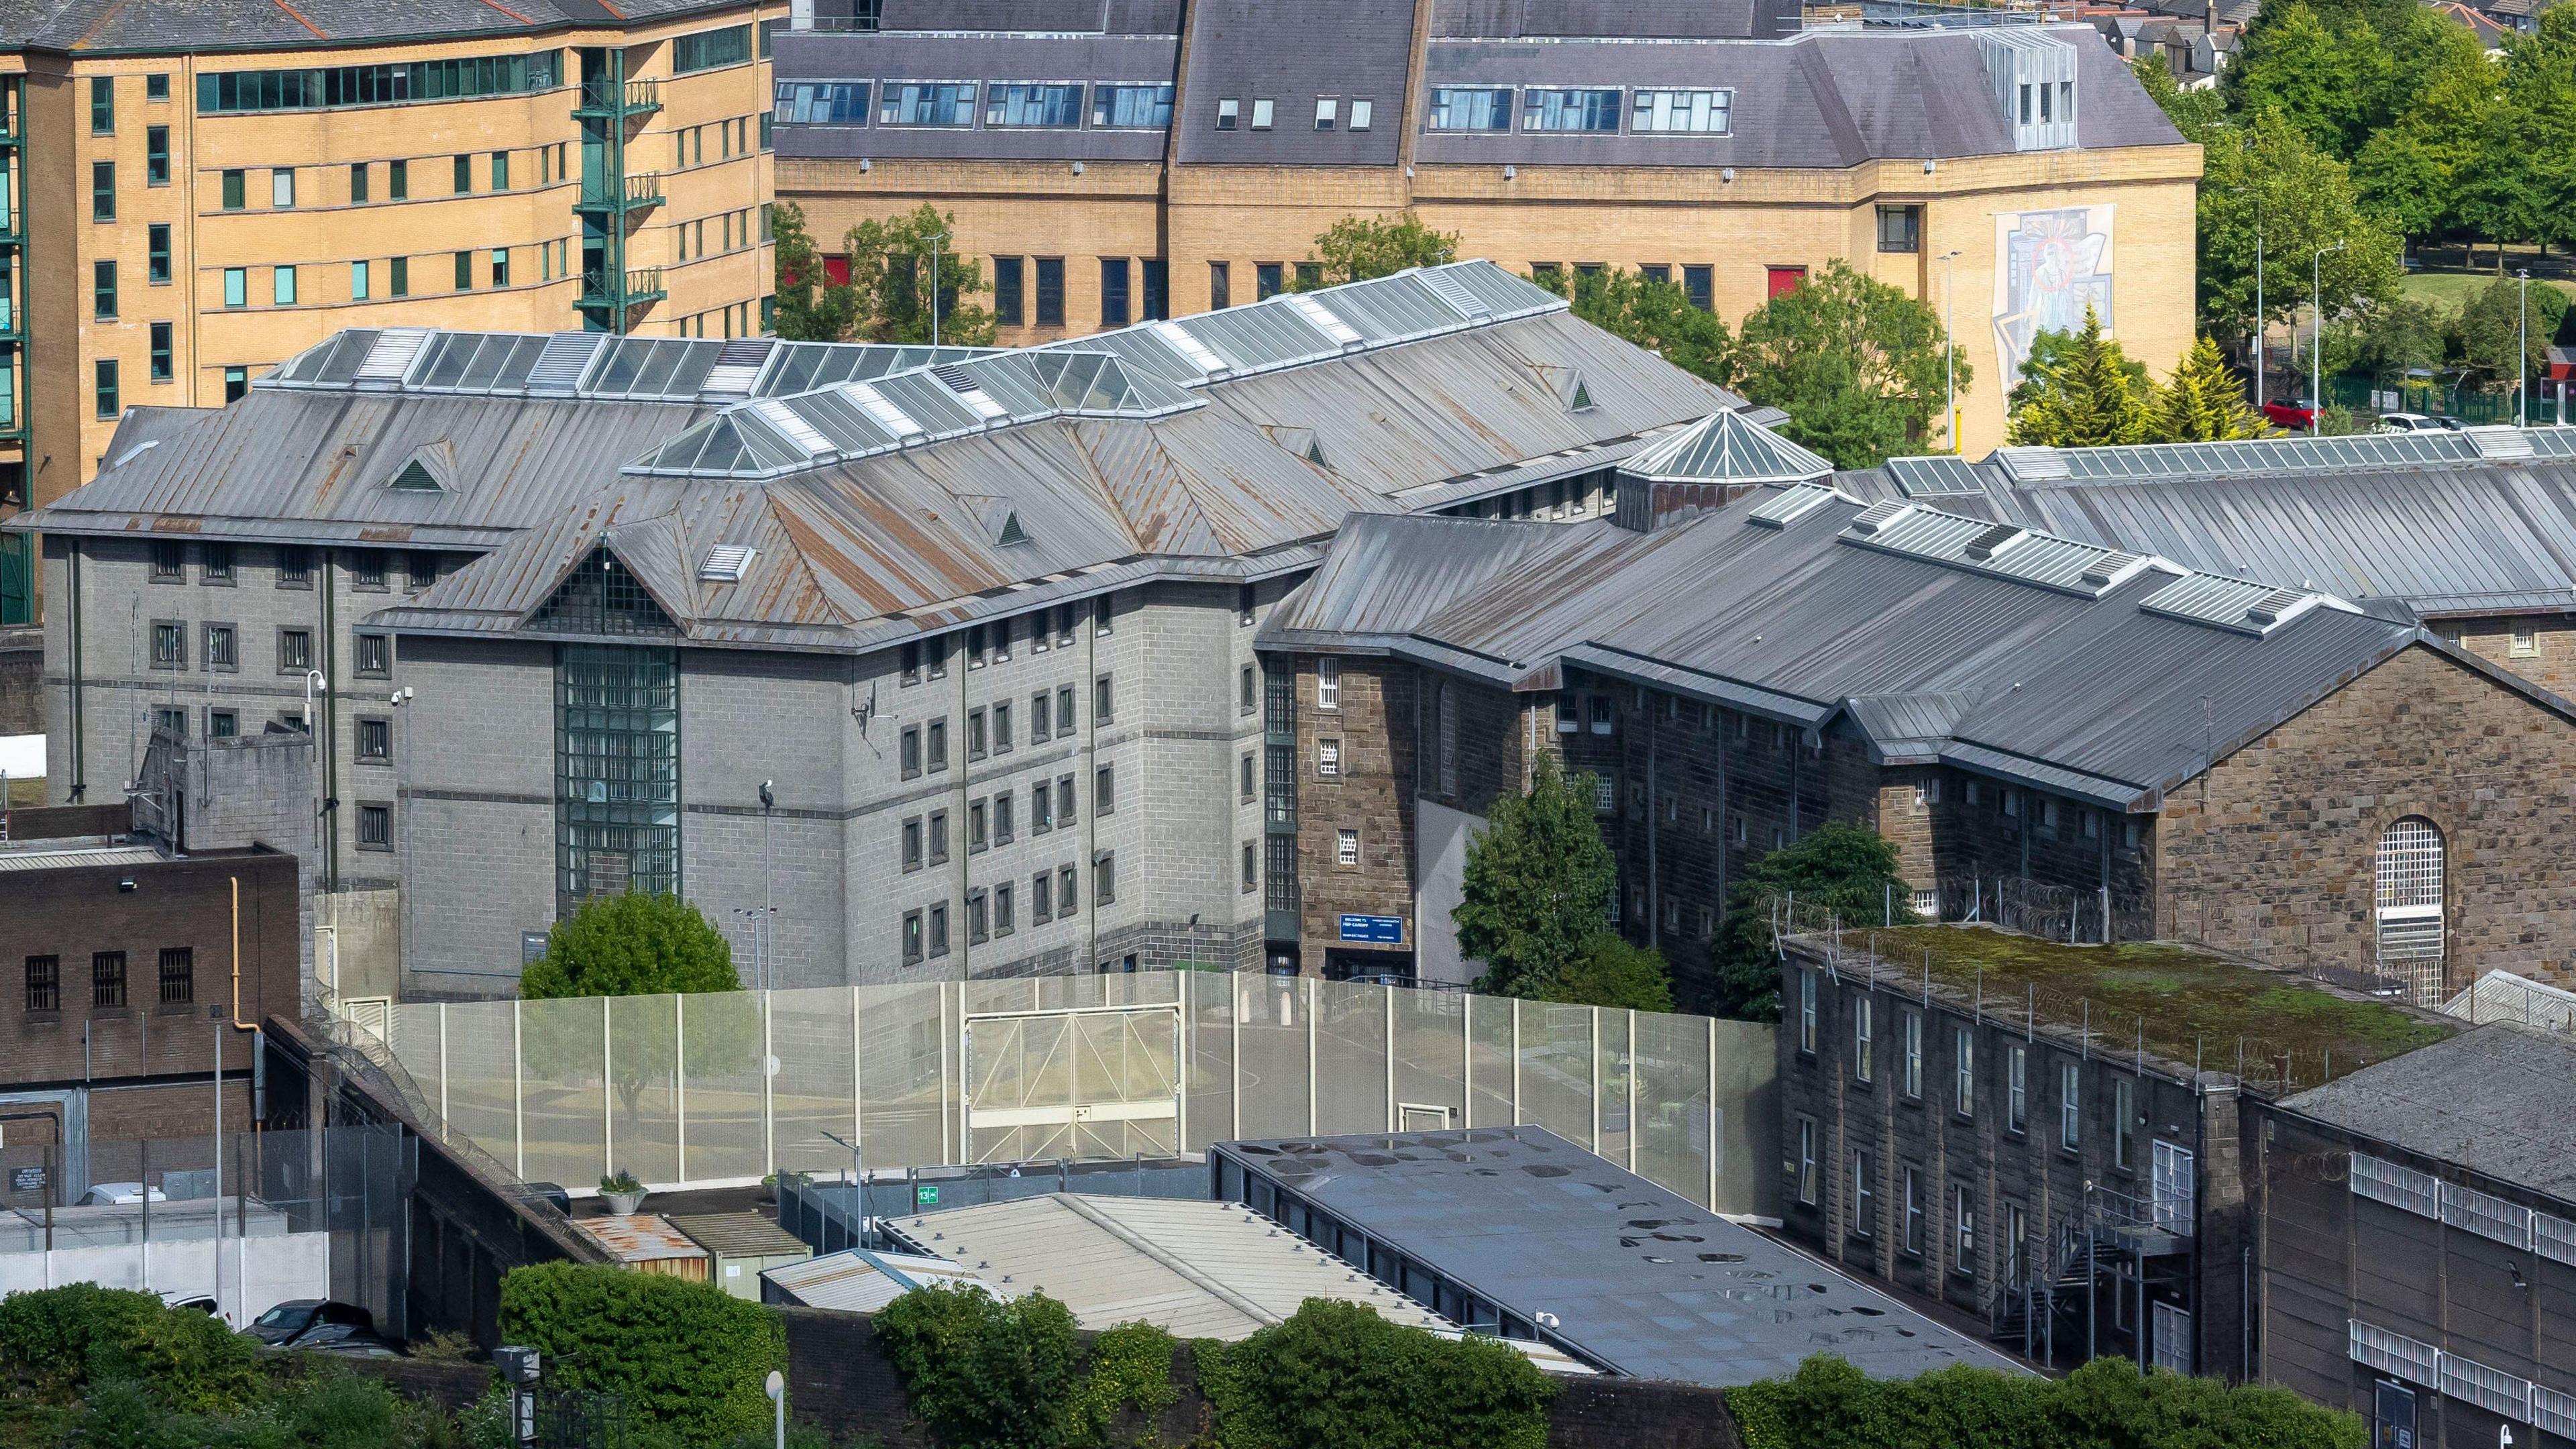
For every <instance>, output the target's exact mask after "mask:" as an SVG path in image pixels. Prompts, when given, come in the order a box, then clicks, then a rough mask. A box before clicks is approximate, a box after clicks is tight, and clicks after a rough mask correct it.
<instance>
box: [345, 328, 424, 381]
mask: <svg viewBox="0 0 2576 1449" xmlns="http://www.w3.org/2000/svg"><path fill="white" fill-rule="evenodd" d="M430 335H431V334H430V333H429V331H428V330H427V329H425V328H420V327H388V328H386V329H385V330H384V331H383V332H380V333H378V334H377V335H376V345H375V346H374V347H372V348H369V349H368V350H367V360H366V361H364V362H362V363H360V364H358V377H357V380H358V381H360V382H390V383H400V382H401V381H402V380H403V376H404V375H405V374H406V373H408V372H410V371H411V365H412V362H413V360H414V359H416V358H418V357H419V356H420V350H421V349H422V348H423V347H426V346H428V345H429V339H430Z"/></svg>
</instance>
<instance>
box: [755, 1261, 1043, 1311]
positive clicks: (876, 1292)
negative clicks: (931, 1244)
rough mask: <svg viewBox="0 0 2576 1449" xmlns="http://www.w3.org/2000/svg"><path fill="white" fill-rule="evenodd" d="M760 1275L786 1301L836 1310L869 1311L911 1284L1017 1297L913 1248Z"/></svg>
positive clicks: (791, 1266)
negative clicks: (898, 1278)
mask: <svg viewBox="0 0 2576 1449" xmlns="http://www.w3.org/2000/svg"><path fill="white" fill-rule="evenodd" d="M885 1268H891V1269H893V1270H894V1271H895V1272H896V1273H899V1274H901V1275H903V1277H904V1278H906V1279H909V1280H911V1281H910V1284H909V1285H907V1284H906V1283H903V1282H898V1281H896V1279H894V1278H892V1277H889V1276H888V1275H887V1274H886V1273H885V1272H883V1271H882V1270H883V1269H885ZM760 1276H761V1278H762V1279H763V1280H765V1281H766V1282H768V1283H770V1284H772V1285H774V1286H775V1287H777V1288H778V1289H779V1291H781V1292H782V1293H785V1294H786V1295H787V1296H788V1298H789V1300H790V1301H791V1302H795V1303H799V1304H802V1305H804V1306H805V1307H807V1308H833V1309H838V1310H840V1311H842V1312H844V1313H874V1312H875V1311H877V1310H878V1309H880V1308H883V1307H885V1306H886V1305H887V1304H889V1303H892V1302H893V1301H894V1300H896V1299H897V1298H900V1297H902V1296H903V1295H904V1294H906V1293H909V1292H911V1291H912V1289H913V1288H914V1287H927V1286H931V1285H934V1284H935V1285H939V1286H942V1287H959V1286H963V1285H966V1284H970V1283H971V1284H974V1285H975V1286H977V1287H980V1288H982V1289H984V1290H985V1291H986V1292H988V1293H992V1294H993V1295H994V1296H995V1297H998V1298H1011V1297H1017V1296H1019V1295H1017V1294H1014V1293H1009V1292H1005V1291H1003V1290H1001V1289H997V1288H995V1287H994V1286H993V1285H992V1284H990V1283H987V1282H985V1281H984V1280H983V1279H982V1278H980V1277H978V1276H977V1275H976V1273H975V1271H974V1270H973V1269H971V1268H961V1267H959V1266H957V1265H956V1264H954V1263H950V1262H945V1261H942V1260H941V1259H938V1258H925V1257H921V1256H918V1255H916V1254H912V1253H859V1252H855V1251H843V1252H838V1253H826V1254H824V1255H823V1256H821V1257H819V1258H808V1259H806V1260H805V1261H804V1262H801V1263H782V1264H780V1265H779V1266H777V1267H775V1268H767V1269H763V1270H762V1272H761V1275H760Z"/></svg>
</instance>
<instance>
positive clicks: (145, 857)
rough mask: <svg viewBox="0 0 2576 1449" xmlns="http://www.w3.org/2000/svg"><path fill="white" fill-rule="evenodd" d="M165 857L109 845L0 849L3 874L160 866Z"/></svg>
mask: <svg viewBox="0 0 2576 1449" xmlns="http://www.w3.org/2000/svg"><path fill="white" fill-rule="evenodd" d="M164 858H165V857H163V856H162V854H161V852H159V851H157V850H153V849H151V848H149V847H147V846H123V845H117V846H107V847H103V848H101V849H97V850H0V871H16V870H96V869H99V868H102V867H116V866H128V865H157V864H159V863H160V862H161V861H162V860H163V859H164Z"/></svg>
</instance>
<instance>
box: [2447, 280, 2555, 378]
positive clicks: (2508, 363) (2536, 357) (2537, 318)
mask: <svg viewBox="0 0 2576 1449" xmlns="http://www.w3.org/2000/svg"><path fill="white" fill-rule="evenodd" d="M2567 305H2568V298H2567V294H2566V293H2565V292H2562V291H2560V290H2559V289H2558V288H2556V287H2554V286H2551V285H2550V284H2549V283H2547V282H2543V281H2540V280H2539V279H2537V278H2535V279H2533V281H2532V283H2531V327H2530V343H2531V346H2530V350H2529V351H2528V352H2527V353H2526V354H2525V355H2524V361H2523V367H2524V368H2525V369H2526V370H2528V372H2529V374H2530V375H2531V376H2532V377H2535V378H2536V377H2538V376H2539V375H2540V372H2541V369H2542V367H2543V366H2544V365H2545V364H2546V363H2547V362H2548V360H2549V352H2548V347H2549V341H2550V339H2551V338H2553V337H2556V336H2557V335H2558V324H2559V322H2560V321H2561V320H2562V319H2564V318H2565V317H2566V315H2567ZM2522 307H2523V303H2522V280H2521V279H2520V278H2518V277H2498V278H2496V279H2495V280H2494V281H2492V282H2489V283H2487V284H2486V285H2485V286H2483V287H2480V288H2479V289H2478V290H2476V291H2474V292H2472V293H2470V294H2469V299H2468V301H2466V302H2465V303H2462V304H2461V307H2460V320H2459V338H2460V360H2461V361H2462V362H2464V363H2466V364H2468V365H2469V366H2470V367H2473V368H2475V369H2477V370H2478V372H2479V373H2481V374H2482V375H2483V376H2484V378H2485V380H2486V381H2487V383H2488V385H2489V386H2492V387H2500V388H2511V387H2512V386H2513V380H2514V377H2515V375H2516V374H2515V368H2514V352H2515V349H2516V347H2517V346H2518V345H2519V344H2520V343H2521V342H2522V340H2523V336H2524V329H2523V312H2522Z"/></svg>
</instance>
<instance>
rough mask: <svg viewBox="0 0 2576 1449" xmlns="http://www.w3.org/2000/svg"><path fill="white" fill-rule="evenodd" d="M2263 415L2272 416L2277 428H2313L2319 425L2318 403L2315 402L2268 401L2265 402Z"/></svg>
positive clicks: (2273, 423) (2273, 424)
mask: <svg viewBox="0 0 2576 1449" xmlns="http://www.w3.org/2000/svg"><path fill="white" fill-rule="evenodd" d="M2263 416H2265V417H2267V418H2270V419H2271V420H2272V426H2274V427H2276V428H2303V429H2304V428H2312V427H2315V426H2316V425H2317V405H2316V404H2315V403H2314V402H2294V403H2287V402H2267V403H2265V404H2263Z"/></svg>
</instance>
